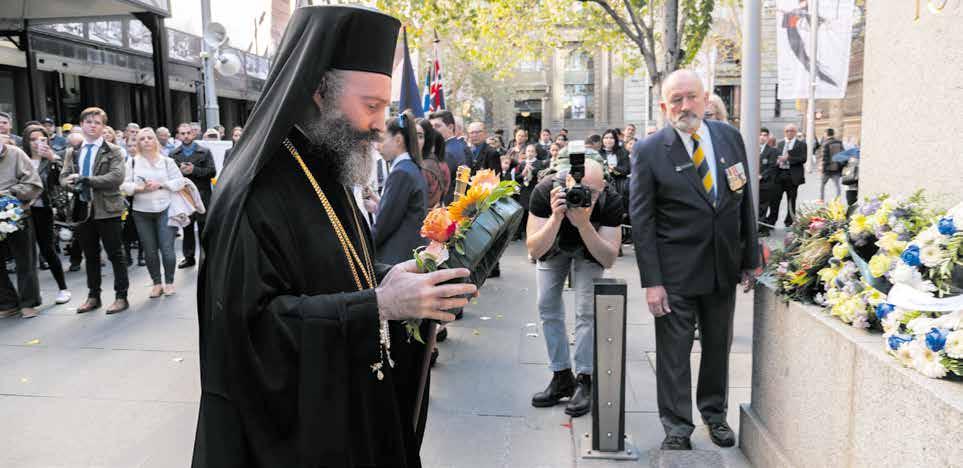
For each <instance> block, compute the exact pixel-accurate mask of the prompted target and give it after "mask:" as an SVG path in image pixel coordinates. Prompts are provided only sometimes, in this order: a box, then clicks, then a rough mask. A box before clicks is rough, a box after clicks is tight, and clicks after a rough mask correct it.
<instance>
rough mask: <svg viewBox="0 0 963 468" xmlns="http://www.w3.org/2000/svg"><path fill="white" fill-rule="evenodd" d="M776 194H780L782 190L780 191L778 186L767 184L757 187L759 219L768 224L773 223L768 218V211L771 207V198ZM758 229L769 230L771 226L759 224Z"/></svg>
mask: <svg viewBox="0 0 963 468" xmlns="http://www.w3.org/2000/svg"><path fill="white" fill-rule="evenodd" d="M776 196H780V197H781V196H782V191H780V189H779V188H776V187H773V186H767V187H765V188H763V187H759V221H761V222H763V223H766V224H770V225H771V224H773V223H772V222H771V221H770V220H769V217H770V216H772V215H771V214H770V212H769V211H770V210H771V209H772V206H773V203H774V200H773V199H774V198H776ZM777 216H778V215H777ZM759 229H761V230H764V231H769V230H771V229H772V228H770V227H768V226H759Z"/></svg>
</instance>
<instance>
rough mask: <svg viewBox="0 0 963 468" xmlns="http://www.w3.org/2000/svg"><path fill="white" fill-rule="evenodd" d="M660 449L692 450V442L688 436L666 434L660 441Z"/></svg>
mask: <svg viewBox="0 0 963 468" xmlns="http://www.w3.org/2000/svg"><path fill="white" fill-rule="evenodd" d="M662 450H692V442H689V438H688V437H682V436H666V437H665V440H663V441H662Z"/></svg>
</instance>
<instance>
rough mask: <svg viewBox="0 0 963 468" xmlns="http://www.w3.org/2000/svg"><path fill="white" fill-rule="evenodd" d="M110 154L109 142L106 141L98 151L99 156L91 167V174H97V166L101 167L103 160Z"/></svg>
mask: <svg viewBox="0 0 963 468" xmlns="http://www.w3.org/2000/svg"><path fill="white" fill-rule="evenodd" d="M109 154H110V147H109V146H107V142H106V141H105V142H104V143H103V144H102V145H100V150H99V151H97V157H96V158H94V166H93V167H91V168H90V175H97V168H98V167H100V163H101V161H103V160H104V158H106V157H107V155H109Z"/></svg>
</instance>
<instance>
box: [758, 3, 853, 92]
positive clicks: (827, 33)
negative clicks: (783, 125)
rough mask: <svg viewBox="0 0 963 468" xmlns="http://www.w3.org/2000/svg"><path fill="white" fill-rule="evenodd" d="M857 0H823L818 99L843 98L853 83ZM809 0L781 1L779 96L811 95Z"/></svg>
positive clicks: (778, 21)
mask: <svg viewBox="0 0 963 468" xmlns="http://www.w3.org/2000/svg"><path fill="white" fill-rule="evenodd" d="M853 2H854V0H819V14H818V15H817V16H818V17H819V23H818V24H819V29H818V30H817V34H818V35H819V37H818V39H817V44H816V45H817V48H818V49H819V50H818V54H817V55H816V99H842V98H843V97H845V96H846V84H847V83H848V82H849V50H850V45H851V42H852V33H853V13H854V9H855V6H854V5H853ZM808 4H809V2H808V1H807V0H777V2H776V5H777V8H778V11H777V13H776V21H777V23H776V44H777V47H778V56H779V58H778V65H779V99H807V98H809V86H808V84H809V56H810V54H811V53H812V44H810V43H809V42H810V41H809V38H810V31H811V29H810V28H811V25H812V21H811V19H810V15H809V5H808Z"/></svg>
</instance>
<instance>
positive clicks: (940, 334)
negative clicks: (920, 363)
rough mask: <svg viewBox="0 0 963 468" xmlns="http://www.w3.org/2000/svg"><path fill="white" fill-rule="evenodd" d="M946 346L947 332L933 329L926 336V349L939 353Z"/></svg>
mask: <svg viewBox="0 0 963 468" xmlns="http://www.w3.org/2000/svg"><path fill="white" fill-rule="evenodd" d="M943 346H946V332H945V331H943V330H942V329H939V328H933V329H932V330H930V332H929V333H927V334H926V347H928V348H930V350H932V351H933V352H937V351H939V350H941V349H943Z"/></svg>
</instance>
